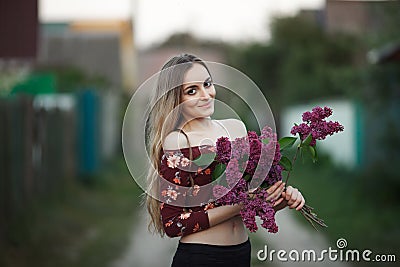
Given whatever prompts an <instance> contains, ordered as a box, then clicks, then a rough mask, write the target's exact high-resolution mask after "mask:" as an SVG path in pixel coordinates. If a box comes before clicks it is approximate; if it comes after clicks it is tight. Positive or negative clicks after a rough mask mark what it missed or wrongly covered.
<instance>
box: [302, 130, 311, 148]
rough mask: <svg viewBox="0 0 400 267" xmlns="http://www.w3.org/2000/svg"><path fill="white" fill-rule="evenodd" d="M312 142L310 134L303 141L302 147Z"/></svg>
mask: <svg viewBox="0 0 400 267" xmlns="http://www.w3.org/2000/svg"><path fill="white" fill-rule="evenodd" d="M311 141H312V134H311V133H310V134H309V135H308V136H307V138H306V139H304V140H303V143H302V146H303V147H305V146H309V145H310V143H311Z"/></svg>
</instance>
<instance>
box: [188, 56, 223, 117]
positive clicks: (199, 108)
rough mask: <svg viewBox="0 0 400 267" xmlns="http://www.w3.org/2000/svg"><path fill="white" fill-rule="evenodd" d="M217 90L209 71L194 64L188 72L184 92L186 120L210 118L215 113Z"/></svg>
mask: <svg viewBox="0 0 400 267" xmlns="http://www.w3.org/2000/svg"><path fill="white" fill-rule="evenodd" d="M215 93H216V92H215V88H214V84H213V83H212V80H211V77H210V74H209V73H208V71H207V69H206V68H205V67H204V66H203V65H201V64H199V63H194V64H193V66H192V67H191V68H190V69H189V70H188V71H187V72H186V74H185V76H184V79H183V85H182V91H181V104H182V112H183V116H184V117H185V118H186V119H194V118H204V117H209V116H211V115H212V114H213V113H214V99H215Z"/></svg>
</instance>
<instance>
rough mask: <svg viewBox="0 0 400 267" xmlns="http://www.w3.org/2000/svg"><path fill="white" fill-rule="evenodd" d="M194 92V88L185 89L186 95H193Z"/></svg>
mask: <svg viewBox="0 0 400 267" xmlns="http://www.w3.org/2000/svg"><path fill="white" fill-rule="evenodd" d="M195 93H196V89H194V88H192V89H189V90H188V91H187V94H188V95H194V94H195Z"/></svg>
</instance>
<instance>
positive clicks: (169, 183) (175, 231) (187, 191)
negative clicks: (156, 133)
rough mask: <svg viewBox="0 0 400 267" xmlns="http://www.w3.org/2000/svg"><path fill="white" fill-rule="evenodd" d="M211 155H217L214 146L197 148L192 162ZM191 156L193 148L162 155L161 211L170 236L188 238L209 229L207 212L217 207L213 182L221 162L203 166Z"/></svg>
mask: <svg viewBox="0 0 400 267" xmlns="http://www.w3.org/2000/svg"><path fill="white" fill-rule="evenodd" d="M210 152H215V147H214V146H211V145H203V146H194V147H192V159H195V158H197V157H198V156H199V155H200V154H203V153H210ZM189 157H190V150H189V147H187V148H182V149H176V150H164V152H163V153H162V157H161V164H160V169H159V175H160V176H161V179H160V200H161V201H162V203H161V205H160V211H161V219H162V223H163V226H164V231H165V233H166V235H167V236H169V237H177V236H185V235H189V234H192V233H195V232H198V231H202V230H205V229H207V228H209V227H210V224H209V220H208V214H207V210H209V209H212V208H214V207H215V206H216V205H215V204H214V202H212V201H211V200H212V190H211V189H210V188H211V187H210V186H211V184H210V183H211V181H212V178H211V173H212V171H213V170H214V168H215V165H216V164H217V162H216V161H215V160H214V161H213V162H211V163H210V164H209V165H208V166H201V167H199V166H197V165H196V164H194V163H193V162H191V161H190V159H189ZM191 180H192V181H193V184H194V185H193V186H191V184H192V183H191ZM207 184H209V186H206V185H207Z"/></svg>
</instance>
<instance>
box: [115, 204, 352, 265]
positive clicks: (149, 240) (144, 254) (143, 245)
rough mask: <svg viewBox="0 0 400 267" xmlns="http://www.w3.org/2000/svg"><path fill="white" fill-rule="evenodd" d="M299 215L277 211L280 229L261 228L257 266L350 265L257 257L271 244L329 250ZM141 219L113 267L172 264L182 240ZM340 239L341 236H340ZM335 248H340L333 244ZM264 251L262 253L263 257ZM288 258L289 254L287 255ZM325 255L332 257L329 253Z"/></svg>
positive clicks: (254, 240)
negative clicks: (150, 227)
mask: <svg viewBox="0 0 400 267" xmlns="http://www.w3.org/2000/svg"><path fill="white" fill-rule="evenodd" d="M295 216H297V214H295V211H293V210H288V209H286V210H283V211H281V212H279V214H277V223H278V226H279V232H278V233H277V234H270V233H268V232H266V231H263V230H259V231H258V232H257V233H256V234H254V235H251V242H252V259H253V265H252V266H253V267H261V266H274V267H275V266H287V265H290V266H299V267H300V266H301V267H302V266H338V267H339V266H343V267H346V266H350V265H349V264H347V263H345V262H331V261H329V260H325V261H323V262H315V263H314V262H309V261H306V262H301V261H300V262H293V261H288V262H281V261H278V259H277V256H276V253H275V255H274V258H273V261H272V262H270V261H269V259H267V260H265V261H260V260H258V259H257V252H258V251H259V250H263V249H264V246H265V245H266V246H267V249H268V251H271V250H272V249H274V250H276V251H278V250H280V249H283V250H285V251H286V252H287V253H289V252H290V251H291V250H293V249H296V250H297V251H298V252H299V253H300V255H301V253H302V251H303V250H312V249H313V250H315V251H316V253H317V256H319V253H320V252H321V251H322V250H323V249H328V248H329V244H328V241H327V240H326V238H325V237H324V236H323V235H322V233H321V232H316V231H315V230H314V229H313V228H312V227H311V226H308V225H302V224H300V223H299V222H298V221H297V218H295ZM139 218H140V220H139V221H136V222H137V224H136V225H134V227H133V229H132V232H131V233H130V235H131V240H130V244H129V246H128V247H127V248H126V251H125V252H124V253H123V254H122V256H121V257H120V258H119V259H117V260H116V261H115V262H113V263H112V264H111V266H110V267H164V266H165V267H168V266H170V264H171V260H172V256H173V254H174V252H175V249H176V247H177V244H178V239H177V238H174V239H170V238H168V237H166V238H160V237H158V236H156V235H152V234H150V233H148V231H147V224H146V216H145V214H144V211H143V210H142V211H141V214H140V216H139ZM338 238H339V237H338ZM332 249H336V246H335V245H332ZM262 255H263V254H261V256H262ZM286 257H288V255H286ZM325 258H328V257H327V256H326V257H325Z"/></svg>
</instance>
